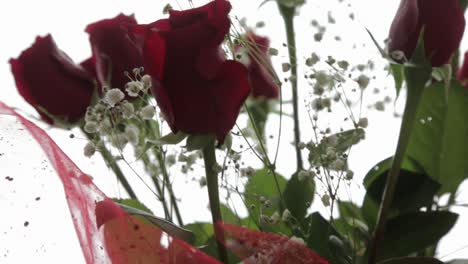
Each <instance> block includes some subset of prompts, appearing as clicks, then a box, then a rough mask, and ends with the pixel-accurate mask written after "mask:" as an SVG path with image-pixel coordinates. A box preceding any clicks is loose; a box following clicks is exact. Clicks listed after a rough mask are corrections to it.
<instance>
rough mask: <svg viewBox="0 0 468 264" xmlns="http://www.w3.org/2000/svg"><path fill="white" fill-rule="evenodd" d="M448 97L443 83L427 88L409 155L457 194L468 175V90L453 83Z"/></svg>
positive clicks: (444, 190)
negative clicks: (467, 158) (467, 160)
mask: <svg viewBox="0 0 468 264" xmlns="http://www.w3.org/2000/svg"><path fill="white" fill-rule="evenodd" d="M447 99H448V100H446V96H445V89H444V84H443V83H434V84H432V85H431V86H430V87H428V88H427V89H426V90H425V92H424V94H423V97H422V99H421V104H420V107H419V111H418V115H417V120H418V122H417V124H416V125H415V127H414V130H413V133H412V136H411V141H410V144H409V146H408V151H407V154H408V155H409V156H410V157H412V158H414V159H415V160H416V161H417V162H418V163H419V164H421V166H422V167H423V168H424V171H426V172H427V174H428V175H429V176H430V177H431V178H433V179H434V180H435V181H437V182H439V183H440V184H442V188H441V190H440V192H441V193H446V192H450V193H454V192H455V191H456V190H457V189H458V186H459V185H460V183H461V182H462V181H463V180H464V179H466V178H467V174H468V162H466V157H468V148H467V147H466V146H468V115H467V113H468V90H466V89H465V88H464V87H462V86H461V85H460V84H459V83H457V82H454V81H452V83H451V87H450V89H449V91H448V96H447Z"/></svg>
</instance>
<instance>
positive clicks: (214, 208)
mask: <svg viewBox="0 0 468 264" xmlns="http://www.w3.org/2000/svg"><path fill="white" fill-rule="evenodd" d="M203 159H204V161H205V172H206V182H207V187H208V198H209V200H210V209H211V216H212V219H213V226H214V233H215V237H216V243H217V246H218V254H219V258H220V260H221V261H222V262H223V263H228V256H227V251H226V247H224V244H223V243H224V232H223V230H222V229H220V226H219V225H218V224H219V223H221V222H222V221H223V218H222V216H221V205H220V202H219V191H218V172H217V171H216V166H217V163H216V154H215V142H214V140H211V141H210V143H209V144H207V145H206V146H204V147H203Z"/></svg>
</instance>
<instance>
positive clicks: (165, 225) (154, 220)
mask: <svg viewBox="0 0 468 264" xmlns="http://www.w3.org/2000/svg"><path fill="white" fill-rule="evenodd" d="M116 201H117V202H116V203H117V204H118V205H119V206H120V207H121V208H122V209H123V210H124V211H125V212H127V213H128V214H130V215H133V216H137V217H140V218H142V219H144V220H145V221H147V222H149V223H151V224H153V225H155V226H157V227H159V228H161V229H162V230H163V231H165V232H167V233H168V234H171V235H173V236H175V237H177V238H179V239H181V240H184V241H186V242H190V241H192V240H193V233H192V232H191V231H190V230H187V229H183V228H181V227H179V226H176V225H175V224H173V223H171V222H169V221H167V220H166V219H164V218H160V217H157V216H154V215H153V213H151V211H150V210H149V209H148V208H147V207H146V206H144V205H143V204H142V203H140V202H138V201H137V200H133V199H124V200H119V199H116ZM118 201H120V203H119V202H118Z"/></svg>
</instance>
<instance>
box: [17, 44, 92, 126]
mask: <svg viewBox="0 0 468 264" xmlns="http://www.w3.org/2000/svg"><path fill="white" fill-rule="evenodd" d="M10 64H11V70H12V72H13V75H14V77H15V81H16V86H17V88H18V91H19V93H20V94H21V96H23V98H24V99H25V100H26V101H27V102H28V103H29V104H31V105H32V106H33V107H34V108H35V109H36V110H37V111H38V112H39V114H40V115H41V117H42V119H43V120H44V121H46V122H48V123H49V124H60V123H63V124H64V125H68V124H71V123H75V122H77V121H78V120H79V119H81V118H82V117H83V116H84V114H85V112H86V108H87V107H88V106H89V105H90V103H91V96H92V93H93V89H94V84H93V81H92V77H91V76H90V75H89V74H88V73H87V72H86V71H85V70H84V69H83V68H82V67H81V66H80V65H77V64H75V63H74V62H73V61H72V60H71V59H70V58H69V57H68V56H67V55H66V54H65V53H64V52H63V51H61V50H59V49H58V48H57V46H56V44H55V42H54V40H53V39H52V37H51V36H50V35H47V36H45V37H37V38H36V41H35V42H34V44H33V45H32V46H31V47H30V48H29V49H27V50H25V51H23V52H22V53H21V55H20V56H19V57H18V58H17V59H11V60H10Z"/></svg>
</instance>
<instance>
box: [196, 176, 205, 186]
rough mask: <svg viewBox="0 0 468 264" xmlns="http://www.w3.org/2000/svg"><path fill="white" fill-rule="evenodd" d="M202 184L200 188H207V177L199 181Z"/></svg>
mask: <svg viewBox="0 0 468 264" xmlns="http://www.w3.org/2000/svg"><path fill="white" fill-rule="evenodd" d="M198 183H199V184H200V187H202V188H203V187H205V186H206V177H201V178H200V180H199V181H198Z"/></svg>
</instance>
